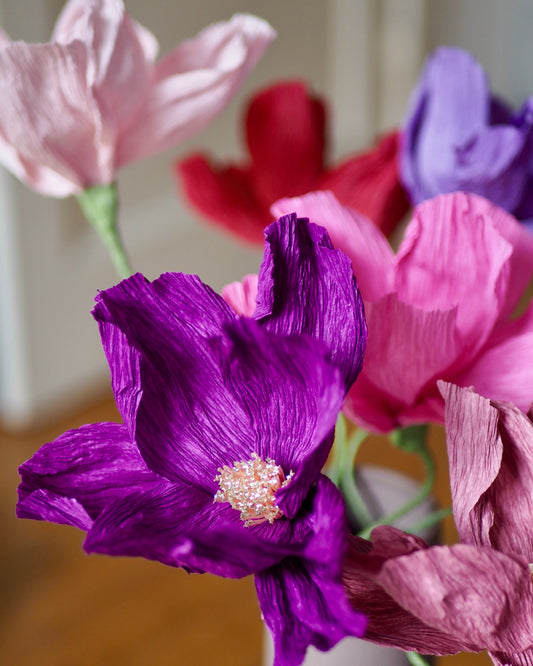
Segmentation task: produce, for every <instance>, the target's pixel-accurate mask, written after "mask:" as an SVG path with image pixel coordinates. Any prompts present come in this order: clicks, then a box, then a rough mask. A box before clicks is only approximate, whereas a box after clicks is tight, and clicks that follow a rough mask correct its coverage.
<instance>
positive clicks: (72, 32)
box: [51, 0, 159, 62]
mask: <svg viewBox="0 0 533 666" xmlns="http://www.w3.org/2000/svg"><path fill="white" fill-rule="evenodd" d="M94 15H96V16H98V15H99V17H100V18H99V22H102V23H104V24H105V23H108V24H111V26H112V25H113V24H120V22H121V21H122V20H123V16H124V3H123V2H122V0H89V1H88V0H70V1H69V2H68V3H67V4H66V5H65V6H64V7H63V10H62V11H61V14H60V15H59V17H58V19H57V21H56V24H55V27H54V32H53V33H52V40H51V41H52V42H60V43H62V44H68V43H70V42H71V41H73V40H74V39H79V40H81V41H82V42H83V43H84V44H87V45H89V44H93V46H94V47H95V49H97V50H101V54H100V56H98V54H96V56H97V59H98V60H100V59H103V60H105V59H106V56H105V50H106V42H107V44H109V39H107V40H106V39H104V40H103V41H102V40H100V39H98V38H97V39H95V38H94V35H93V25H91V18H92V17H93V16H94ZM127 20H128V21H129V23H130V24H131V29H132V31H133V32H134V33H135V35H136V39H137V40H138V41H139V42H140V44H141V45H142V48H143V51H144V55H145V59H146V60H147V61H149V62H154V61H155V59H156V57H157V53H158V51H159V45H158V43H157V40H156V38H155V37H154V36H153V35H152V33H151V32H150V31H149V30H147V29H146V28H145V27H143V26H142V25H140V24H139V23H137V22H136V21H133V20H132V19H131V18H129V17H128V19H127ZM100 31H101V28H100Z"/></svg>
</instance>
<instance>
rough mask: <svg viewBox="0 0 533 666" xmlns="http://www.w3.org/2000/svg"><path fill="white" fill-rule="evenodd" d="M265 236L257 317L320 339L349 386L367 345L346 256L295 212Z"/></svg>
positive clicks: (268, 324) (267, 323) (359, 301)
mask: <svg viewBox="0 0 533 666" xmlns="http://www.w3.org/2000/svg"><path fill="white" fill-rule="evenodd" d="M265 237H266V244H265V257H264V259H263V263H262V264H261V271H260V273H259V283H258V294H257V308H256V311H255V318H256V319H258V320H260V321H261V323H262V325H263V326H266V327H267V328H268V329H269V330H271V331H276V332H278V333H284V334H290V333H306V334H308V335H311V336H313V337H314V338H316V339H318V340H324V342H325V343H326V344H327V346H328V348H329V349H330V354H331V360H332V362H333V363H334V364H335V365H336V366H337V367H338V368H339V369H340V370H341V372H342V374H343V378H344V383H345V386H346V389H347V390H348V389H349V388H350V386H351V385H352V384H353V382H354V381H355V378H356V377H357V375H358V374H359V371H360V369H361V365H362V362H363V355H364V351H365V346H366V323H365V318H364V308H363V302H362V299H361V296H360V294H359V290H358V289H357V285H356V282H355V278H354V276H353V271H352V268H351V264H350V260H349V259H348V257H346V256H345V255H344V254H342V253H341V252H340V251H339V250H335V249H334V248H333V246H332V244H331V241H330V239H329V236H328V235H327V232H326V231H325V229H323V228H322V227H317V226H315V225H314V224H309V223H308V220H305V219H297V217H296V214H294V213H293V214H292V215H286V216H283V217H281V218H280V219H279V220H278V222H276V223H274V224H272V225H270V226H269V227H268V228H267V230H266V232H265ZM304 285H305V286H304Z"/></svg>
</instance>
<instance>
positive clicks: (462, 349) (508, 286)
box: [273, 193, 533, 432]
mask: <svg viewBox="0 0 533 666" xmlns="http://www.w3.org/2000/svg"><path fill="white" fill-rule="evenodd" d="M289 210H290V211H297V213H298V215H305V216H308V217H309V218H310V220H311V221H312V222H315V223H317V224H320V225H322V226H324V227H325V228H326V229H327V230H328V232H329V235H330V237H331V241H332V243H333V245H334V246H335V247H337V248H339V249H341V250H342V251H343V252H345V253H346V254H347V255H348V256H349V257H350V259H351V260H352V266H353V269H354V272H355V274H356V275H357V281H358V284H359V288H360V289H361V294H362V296H363V300H364V303H365V312H366V319H367V323H368V332H369V333H368V345H367V349H366V353H365V362H364V367H363V370H362V372H361V375H360V376H359V378H358V380H357V382H356V383H355V384H354V385H353V387H352V389H351V390H350V393H349V395H348V397H347V399H346V402H345V407H344V410H345V412H346V414H347V415H348V416H349V417H350V418H352V419H353V420H355V421H356V422H357V423H359V424H360V425H362V426H363V427H366V428H368V429H370V430H372V431H378V432H388V431H391V430H394V429H395V428H398V427H400V426H407V425H410V424H414V423H427V422H437V423H442V422H443V419H444V403H443V400H442V397H441V396H440V394H439V392H438V390H437V386H436V380H437V379H444V380H446V381H450V382H453V383H454V384H458V385H461V386H470V385H473V386H475V387H476V389H477V390H478V391H479V392H480V393H481V394H482V395H486V396H488V397H491V398H494V399H498V400H508V401H510V402H513V403H514V404H516V405H517V406H518V407H519V408H520V409H522V410H523V411H527V409H528V408H529V405H530V404H531V402H532V401H533V366H532V364H531V358H532V354H533V306H531V305H530V306H529V308H528V309H527V310H526V312H525V313H524V314H523V315H522V316H521V317H519V318H518V319H513V318H512V314H513V311H514V310H515V307H516V305H517V304H518V302H519V300H520V297H521V296H522V294H523V292H524V290H525V288H526V286H527V284H528V283H529V280H530V278H531V276H532V274H533V238H532V237H531V234H529V233H528V232H527V231H526V229H524V227H523V226H522V225H521V224H519V223H518V222H517V221H516V220H515V219H514V218H513V217H512V216H511V215H509V214H508V213H506V212H505V211H504V210H502V209H501V208H498V207H497V206H495V205H494V204H493V203H491V202H489V201H487V200H486V199H483V198H481V197H478V196H476V195H474V194H465V193H454V194H445V195H441V196H439V197H435V198H434V199H431V200H428V201H426V202H424V203H422V204H420V205H419V206H418V207H417V208H416V209H415V211H414V215H413V219H412V220H411V222H410V223H409V225H408V226H407V229H406V232H405V236H404V239H403V241H402V243H401V245H400V248H399V250H398V253H397V254H396V255H395V254H394V252H393V251H392V249H391V247H390V245H389V244H388V242H387V239H386V238H385V236H383V234H381V232H380V231H379V230H378V229H377V228H376V227H375V226H374V225H373V224H372V223H371V222H369V220H367V219H366V218H364V217H363V216H361V215H359V214H358V213H357V212H356V211H354V210H350V209H349V208H345V207H344V206H342V205H341V204H340V203H339V202H338V201H337V200H336V199H335V197H334V196H333V195H332V194H331V193H313V194H308V195H306V196H304V197H300V198H293V199H287V200H283V201H280V202H277V203H276V204H275V205H274V206H273V212H274V213H275V214H276V215H280V214H283V213H285V212H287V211H289Z"/></svg>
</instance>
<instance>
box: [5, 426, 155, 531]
mask: <svg viewBox="0 0 533 666" xmlns="http://www.w3.org/2000/svg"><path fill="white" fill-rule="evenodd" d="M19 472H20V475H21V478H22V483H21V485H20V487H19V507H18V509H17V511H18V513H19V515H21V517H32V518H37V519H41V520H53V519H52V518H51V517H50V516H49V515H47V514H44V513H43V514H42V515H41V516H39V515H37V509H36V505H35V502H34V500H32V499H31V497H32V495H33V494H34V493H36V492H38V493H39V497H40V498H41V499H40V500H39V502H40V504H42V498H43V495H42V494H41V493H40V491H46V493H49V495H50V497H52V496H54V497H57V498H59V497H61V498H64V499H65V500H75V503H74V502H73V503H72V506H73V507H75V516H74V518H73V520H74V521H78V520H79V518H78V508H77V506H78V504H79V506H81V507H83V509H84V510H85V511H86V512H87V513H88V514H89V516H91V518H93V519H94V518H96V517H97V516H98V515H99V514H100V513H101V512H102V511H103V510H104V509H105V508H106V507H108V506H109V505H112V504H113V503H114V502H115V501H117V500H120V499H121V498H122V497H123V496H124V494H125V493H128V492H129V491H130V490H131V489H133V488H139V487H144V486H150V485H153V484H154V483H157V482H159V478H158V477H157V475H156V474H154V473H153V472H152V471H151V470H149V469H148V467H147V466H146V464H145V462H144V460H143V459H142V458H141V456H140V455H139V451H138V450H137V447H136V446H135V445H134V444H132V443H131V441H130V439H129V435H128V432H127V429H126V427H125V426H123V425H121V424H118V423H96V424H94V425H86V426H82V427H81V428H78V429H77V430H70V431H69V432H66V433H64V434H63V435H61V436H60V437H58V438H57V439H56V440H54V441H53V442H50V443H48V444H45V445H44V446H43V447H42V448H41V449H39V451H37V453H35V455H34V456H33V457H32V458H30V460H28V461H27V462H25V463H24V464H23V465H22V466H21V467H20V469H19ZM54 503H56V500H54ZM76 503H77V504H76ZM67 504H68V502H67ZM67 504H65V506H67ZM30 505H33V506H34V508H33V509H32V512H33V514H34V515H32V516H28V515H27V514H28V511H29V508H28V507H29V506H30ZM23 513H24V515H22V514H23ZM54 522H55V521H54ZM60 522H64V521H60ZM72 524H77V522H73V523H72ZM78 526H79V525H78ZM85 529H86V528H85Z"/></svg>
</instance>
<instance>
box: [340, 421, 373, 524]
mask: <svg viewBox="0 0 533 666" xmlns="http://www.w3.org/2000/svg"><path fill="white" fill-rule="evenodd" d="M367 437H368V433H367V432H366V430H362V429H358V430H356V431H355V432H354V434H353V435H352V436H351V438H350V439H349V441H348V442H347V444H346V446H345V452H344V460H343V465H342V469H341V477H340V491H341V493H342V495H343V497H344V501H345V503H346V506H347V507H348V509H349V511H350V512H351V513H352V516H353V518H355V520H356V521H357V524H358V525H368V523H370V522H371V521H372V516H371V514H370V512H369V511H368V507H367V505H366V502H365V501H364V499H363V496H362V495H361V493H360V492H359V488H358V487H357V483H356V480H355V475H354V468H355V458H356V457H357V453H358V451H359V448H360V446H361V444H362V443H363V441H364V440H365V439H366V438H367Z"/></svg>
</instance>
